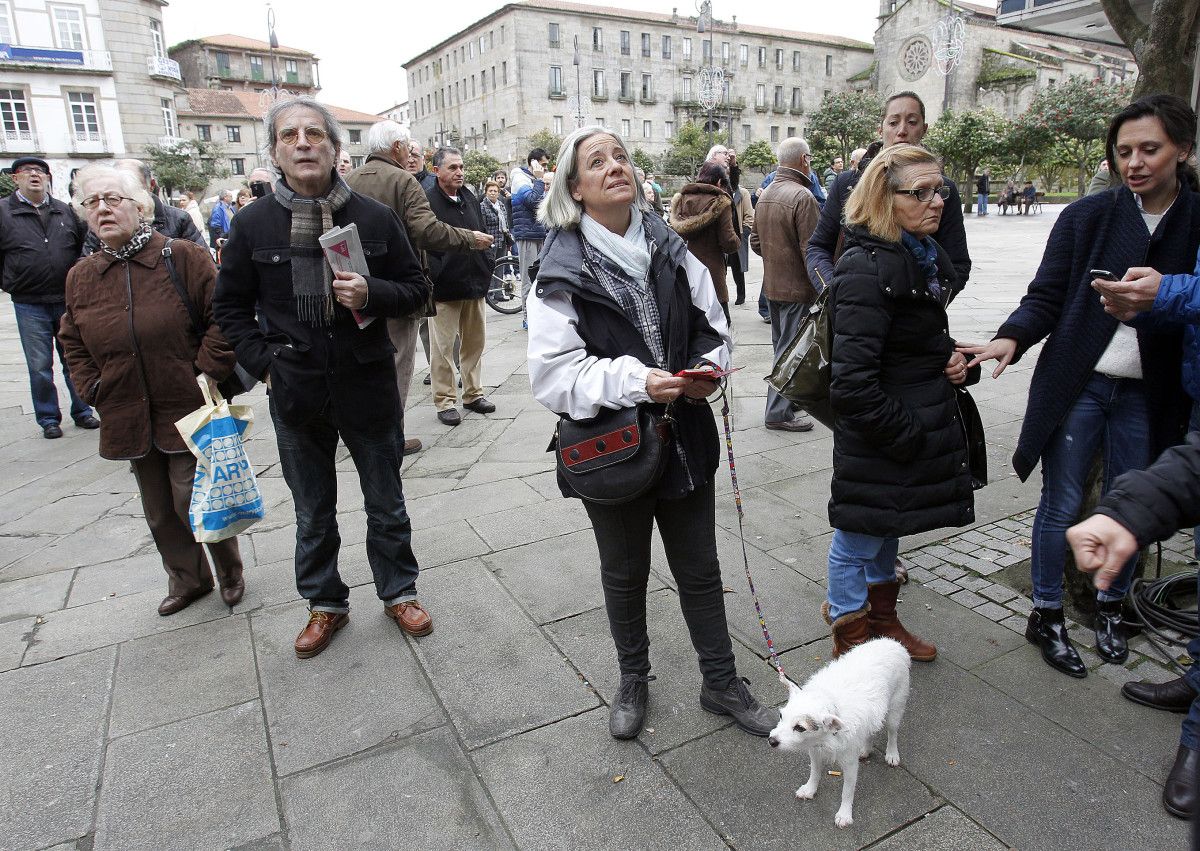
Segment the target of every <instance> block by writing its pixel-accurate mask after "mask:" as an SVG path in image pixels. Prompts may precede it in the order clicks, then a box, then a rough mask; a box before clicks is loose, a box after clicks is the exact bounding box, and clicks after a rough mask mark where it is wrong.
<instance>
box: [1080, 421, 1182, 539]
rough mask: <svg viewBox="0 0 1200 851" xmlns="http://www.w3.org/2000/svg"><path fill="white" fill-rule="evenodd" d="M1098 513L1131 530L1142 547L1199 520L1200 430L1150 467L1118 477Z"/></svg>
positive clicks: (1101, 502)
mask: <svg viewBox="0 0 1200 851" xmlns="http://www.w3.org/2000/svg"><path fill="white" fill-rule="evenodd" d="M1096 513H1097V514H1105V515H1107V516H1109V517H1111V518H1112V519H1113V520H1116V521H1117V522H1118V523H1120V524H1121V525H1122V526H1124V527H1125V528H1126V529H1128V530H1129V531H1130V532H1132V533H1133V534H1134V537H1136V538H1137V542H1138V546H1139V547H1146V546H1149V545H1150V544H1151V543H1153V542H1154V541H1162V540H1165V539H1167V538H1169V537H1171V536H1172V535H1174V534H1175V530H1176V529H1179V528H1180V527H1182V526H1191V525H1193V524H1195V523H1200V431H1194V432H1192V433H1191V434H1189V435H1188V438H1187V443H1186V444H1185V445H1183V446H1175V447H1172V448H1171V449H1168V450H1167V451H1166V452H1164V453H1163V454H1162V455H1160V456H1159V457H1158V460H1157V461H1155V462H1154V464H1153V465H1152V466H1150V467H1148V468H1147V469H1145V470H1131V471H1130V472H1128V473H1124V474H1122V475H1121V476H1119V477H1118V478H1117V480H1116V481H1115V482H1113V486H1112V489H1111V490H1109V492H1108V493H1106V494H1105V495H1104V498H1103V499H1102V500H1100V505H1099V506H1098V507H1097V508H1096Z"/></svg>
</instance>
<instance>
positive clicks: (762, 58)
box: [758, 47, 767, 68]
mask: <svg viewBox="0 0 1200 851" xmlns="http://www.w3.org/2000/svg"><path fill="white" fill-rule="evenodd" d="M758 67H759V68H766V67H767V49H766V48H765V47H760V48H759V49H758Z"/></svg>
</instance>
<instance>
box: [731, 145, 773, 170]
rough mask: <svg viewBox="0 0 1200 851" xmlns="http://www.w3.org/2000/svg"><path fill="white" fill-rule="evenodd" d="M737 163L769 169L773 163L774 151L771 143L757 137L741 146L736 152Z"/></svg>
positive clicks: (747, 166) (748, 166) (746, 166)
mask: <svg viewBox="0 0 1200 851" xmlns="http://www.w3.org/2000/svg"><path fill="white" fill-rule="evenodd" d="M738 165H740V166H743V167H745V168H756V169H759V170H764V169H769V168H771V167H773V166H774V165H775V152H774V151H772V150H771V145H770V144H769V143H768V142H766V141H764V140H762V139H759V140H757V141H755V142H751V143H750V144H749V145H747V146H746V147H744V148H742V150H741V152H740V153H739V154H738Z"/></svg>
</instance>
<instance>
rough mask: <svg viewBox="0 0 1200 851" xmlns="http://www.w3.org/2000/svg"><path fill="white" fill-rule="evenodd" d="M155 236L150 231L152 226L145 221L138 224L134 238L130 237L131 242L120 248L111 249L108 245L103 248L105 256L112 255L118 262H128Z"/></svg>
mask: <svg viewBox="0 0 1200 851" xmlns="http://www.w3.org/2000/svg"><path fill="white" fill-rule="evenodd" d="M153 235H154V231H152V230H150V225H149V224H148V223H147V222H146V221H145V220H144V219H143V220H142V221H141V222H139V223H138V227H137V230H135V231H134V232H133V236H131V237H129V242H127V243H125V244H124V245H122V246H121V247H120V248H109V247H108V246H107V245H103V246H102V247H103V250H104V253H105V254H111V255H112V256H113V257H116V258H117V259H118V260H128V259H129V258H130V257H132V256H133V255H135V254H137V253H138V252H139V251H141V250H142V249H143V248H145V247H146V243H147V242H149V241H150V237H151V236H153Z"/></svg>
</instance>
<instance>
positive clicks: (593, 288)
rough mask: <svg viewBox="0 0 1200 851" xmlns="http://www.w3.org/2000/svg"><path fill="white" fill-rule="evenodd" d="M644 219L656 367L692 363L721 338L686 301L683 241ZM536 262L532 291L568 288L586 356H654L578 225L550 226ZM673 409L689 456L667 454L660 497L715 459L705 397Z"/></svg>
mask: <svg viewBox="0 0 1200 851" xmlns="http://www.w3.org/2000/svg"><path fill="white" fill-rule="evenodd" d="M646 218H647V220H648V221H649V222H650V235H651V239H652V240H653V243H654V245H653V246H652V248H651V259H650V272H651V277H652V279H653V284H654V292H655V299H656V301H657V302H658V312H659V317H660V328H661V329H662V339H663V347H664V349H666V353H667V363H665V364H663V365H662V368H663V369H665V370H667V371H668V372H678V371H679V370H681V369H684V368H686V367H689V366H694V365H695V364H696V363H697V362H699V361H700V359H701V358H702V357H703V356H704V355H706V354H708V353H709V352H711V351H712V350H713V349H715V348H717V347H718V346H720V345H721V344H722V342H723V341H722V339H721V335H720V334H718V333H717V332H716V331H714V330H713V328H712V326H711V325H709V324H708V319H706V318H705V316H704V314H703V313H702V312H701V310H700V308H698V307H696V306H695V305H694V304H692V293H691V286H690V284H689V283H688V279H687V272H686V271H685V269H684V267H683V262H684V258H685V257H686V256H687V245H686V244H685V243H684V241H683V239H681V238H680V236H679V235H678V234H676V233H675V232H674V231H672V230H671V229H670V228H668V227H667V225H666V223H665V222H663V221H662V219H660V218H658V217H657V216H647V217H646ZM538 262H539V264H540V267H539V269H538V273H537V283H536V287H537V294H538V297H539V298H545V297H546V296H548V295H549V294H551V293H555V292H566V293H568V294H569V295H570V296H571V302H572V304H573V305H574V307H575V312H576V314H578V316H579V320H578V325H577V328H576V330H577V331H578V333H579V336H580V337H581V338H583V341H584V344H585V346H586V348H587V353H588V354H589V355H592V356H594V357H597V358H617V357H621V356H622V355H632V356H633V357H635V358H637V359H638V360H640V361H641V362H642V363H645V364H653V363H654V356H653V355H652V354H651V353H650V349H649V347H648V346H647V345H646V341H645V340H644V339H643V338H642V335H641V332H640V331H639V330H638V329H637V327H636V326H635V325H634V324H633V323H632V322H630V321H629V318H628V317H627V316H626V315H625V313H624V311H622V310H621V308H620V306H619V305H618V304H617V303H616V302H615V301H613V299H612V296H610V295H609V294H608V293H607V292H606V291H605V289H604V288H603V287H602V286H601V285H600V284H599V283H598V282H597V281H596V280H595V279H594V278H593V277H592V275H591V273H590V272H588V271H587V270H586V269H585V267H584V262H583V245H582V243H581V242H580V240H579V231H578V230H552V231H550V233H549V234H548V235H547V237H546V243H545V246H544V247H543V249H542V253H541V254H540V255H539V257H538ZM652 408H653V409H654V410H656V411H657V412H658V413H662V410H663V408H664V406H663V405H652ZM672 416H674V418H675V437H676V439H678V440H679V441H680V443H681V444H682V445H683V449H684V454H685V456H686V457H687V462H688V463H687V467H686V468H685V467H684V465H683V464H682V463H681V462H680V460H679V456H678V454H676V453H675V452H670V453H669V454H668V457H667V467H666V470H665V471H664V472H663V477H662V480H661V482H660V483H659V486H658V492H657V494H658V497H659V498H660V499H678V498H680V497H684V496H686V495H687V494H688V493H689V492H690V491H691V490H692V489H693V488H694V487H699V486H700V485H702V484H704V483H705V482H708V481H711V480H712V478H713V475H714V474H715V473H716V471H717V464H718V462H719V461H720V454H721V447H720V442H719V440H718V439H717V425H716V420H715V419H714V418H713V413H712V409H711V408H710V407H709V406H708V404H707V403H704V404H699V405H696V404H690V403H687V402H684V401H683V400H680V401H678V402H676V403H675V405H673V406H672ZM558 486H559V489H560V490H561V491H562V494H563V496H568V497H573V496H578V494H576V493H575V492H574V491H573V490H571V488H570V486H569V485H568V484H567V483H566V482H564V481H562V477H561V474H560V477H559V483H558Z"/></svg>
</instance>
